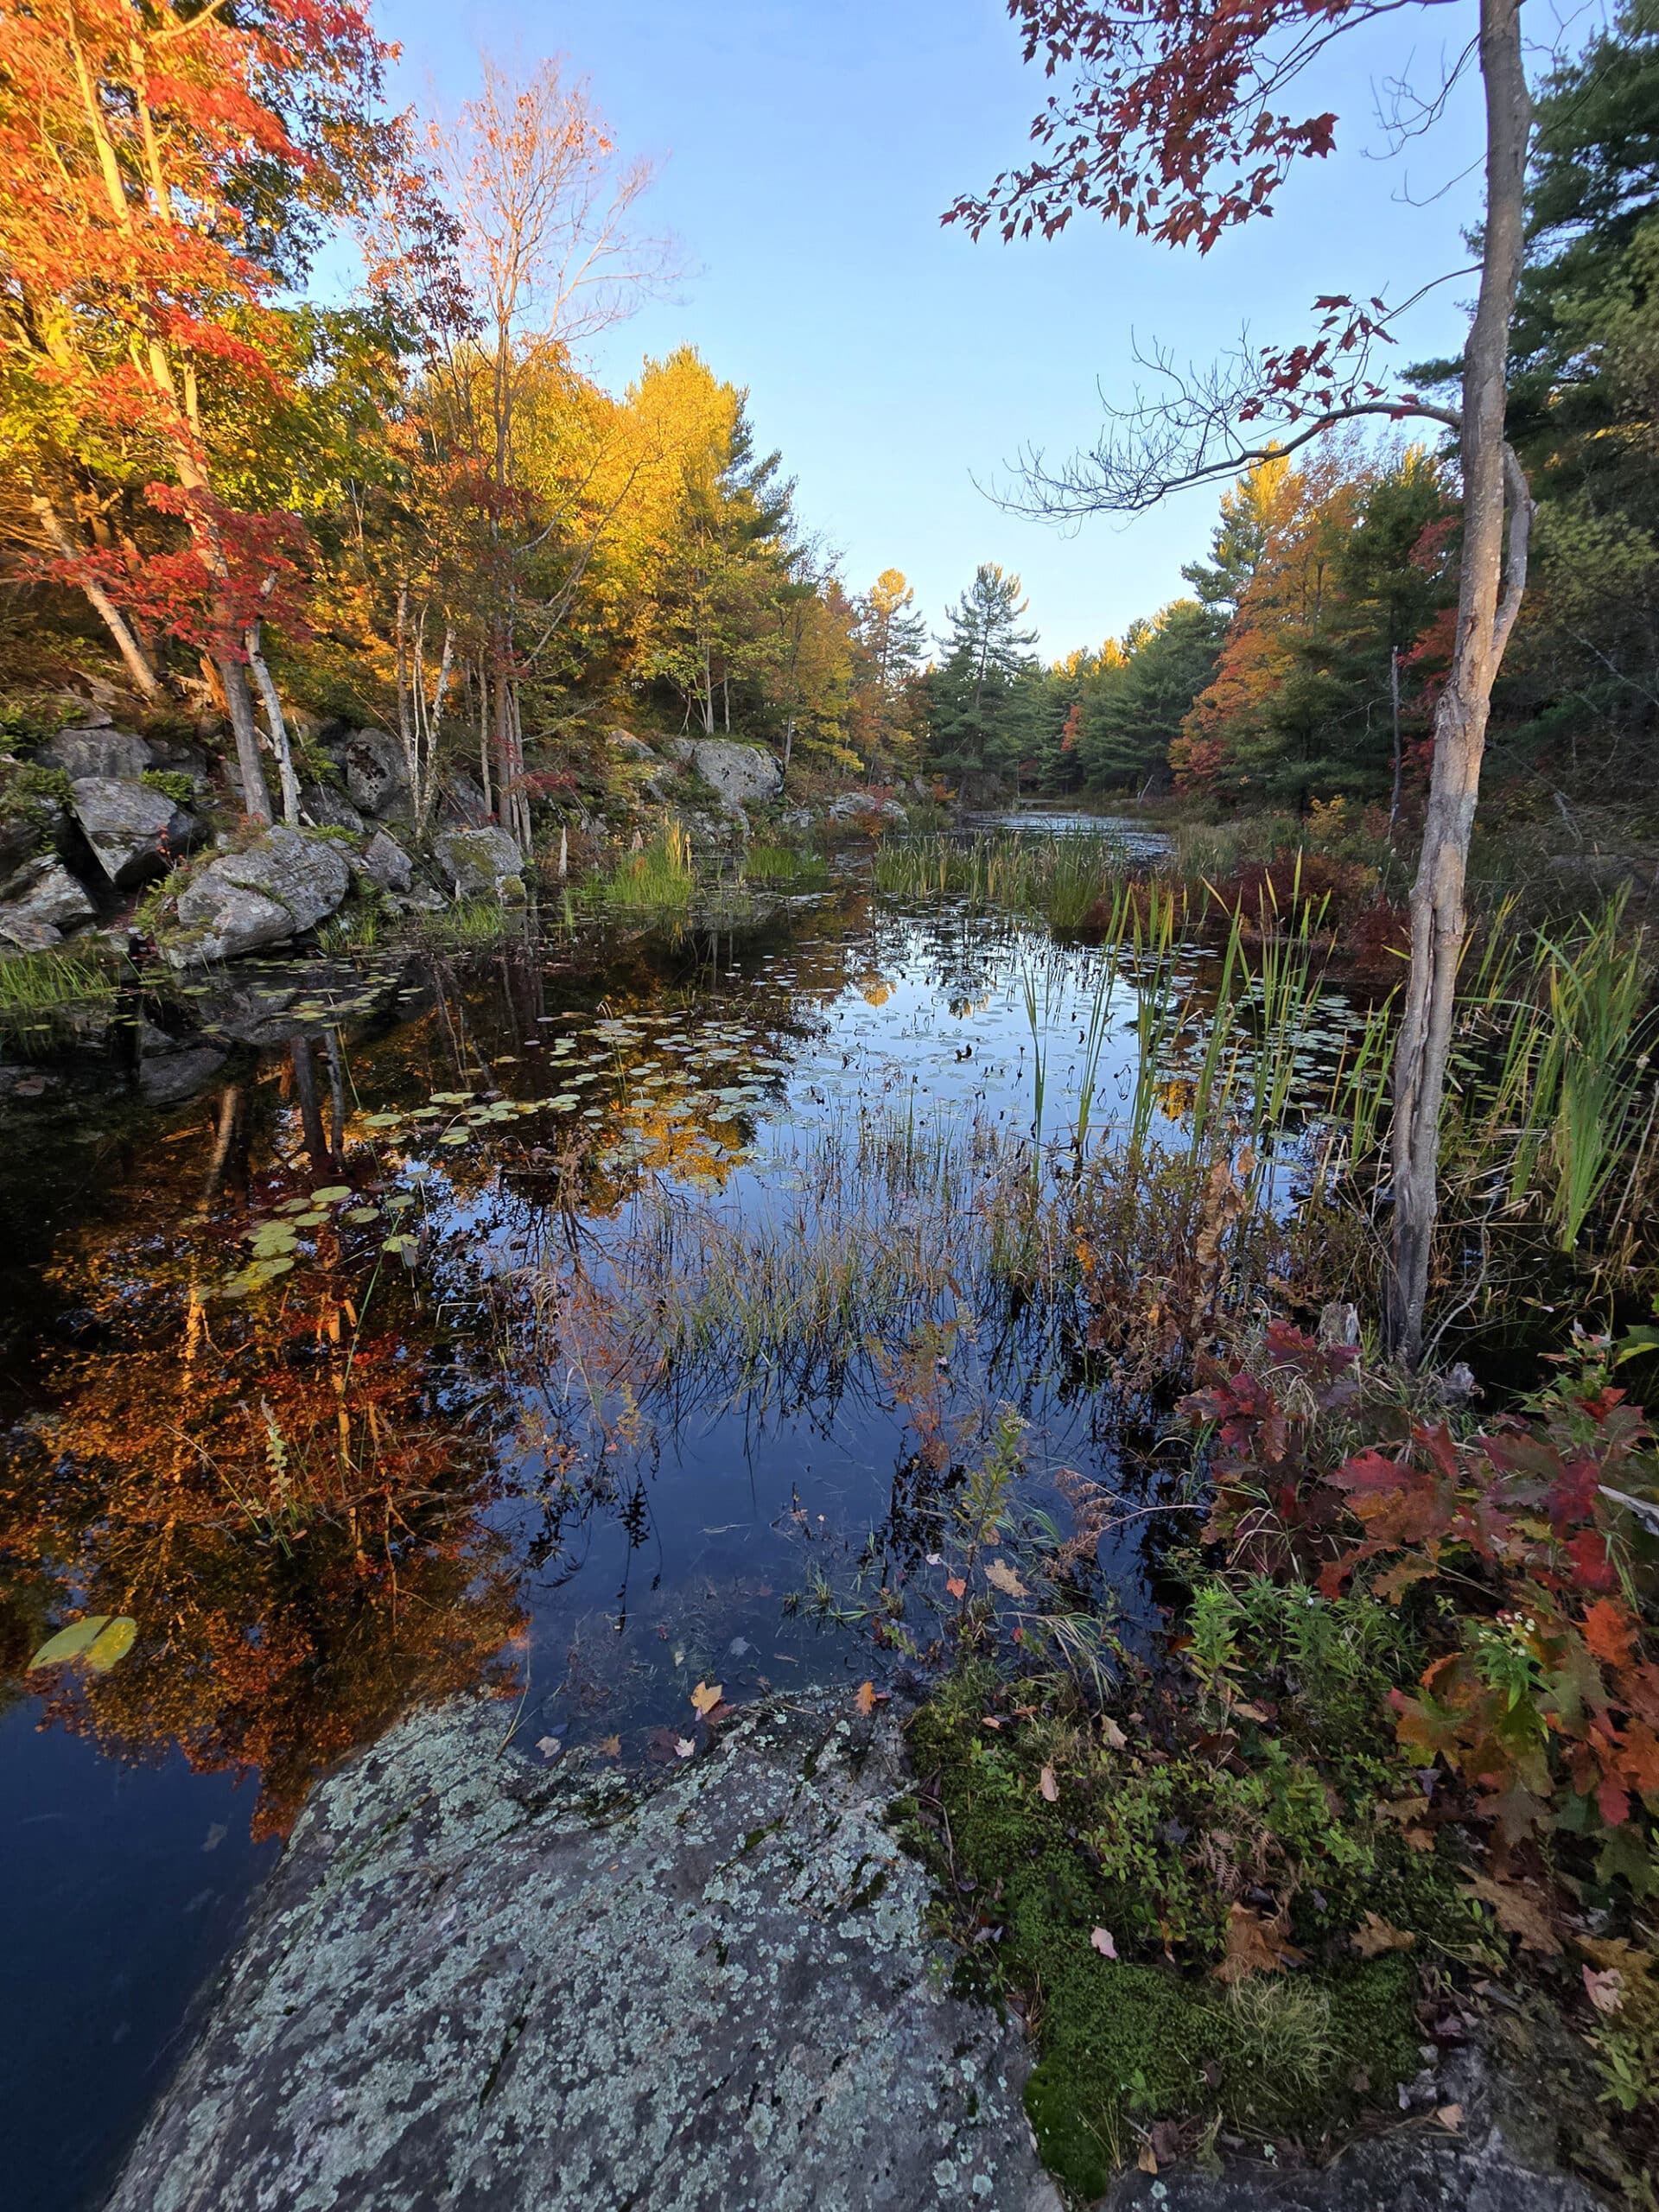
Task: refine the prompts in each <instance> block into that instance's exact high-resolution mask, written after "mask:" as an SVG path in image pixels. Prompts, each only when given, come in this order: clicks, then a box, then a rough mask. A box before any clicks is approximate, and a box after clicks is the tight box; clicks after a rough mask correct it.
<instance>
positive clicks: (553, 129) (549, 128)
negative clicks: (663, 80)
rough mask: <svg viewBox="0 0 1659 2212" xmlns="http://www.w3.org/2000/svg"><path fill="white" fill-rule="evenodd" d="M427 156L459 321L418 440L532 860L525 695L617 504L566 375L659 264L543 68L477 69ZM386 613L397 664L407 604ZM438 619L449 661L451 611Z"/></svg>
mask: <svg viewBox="0 0 1659 2212" xmlns="http://www.w3.org/2000/svg"><path fill="white" fill-rule="evenodd" d="M428 144H429V156H430V159H431V162H432V164H433V167H434V170H435V175H436V178H437V181H438V186H439V189H440V192H441V194H442V199H443V201H444V204H445V206H446V207H447V208H448V212H449V214H450V217H451V219H452V220H453V222H454V226H455V231H456V234H457V251H456V266H457V267H458V270H459V272H460V277H461V283H462V285H463V287H464V288H465V291H466V294H467V308H468V310H469V311H468V312H467V314H465V315H457V316H454V317H453V318H450V319H441V320H440V321H438V322H437V323H436V325H435V330H434V343H433V344H432V346H431V348H430V353H429V362H428V366H427V383H428V387H429V391H428V410H429V415H430V416H431V422H430V425H429V433H428V435H429V440H430V442H431V444H432V447H433V449H434V452H435V454H437V455H439V456H441V458H442V461H443V463H444V465H445V467H446V468H447V470H448V475H449V477H450V479H451V491H450V496H451V497H456V496H459V497H461V498H462V499H465V500H466V501H467V504H468V505H469V506H470V508H471V511H472V512H473V514H474V517H475V519H476V523H477V544H476V547H475V552H474V561H473V563H472V565H471V569H470V570H469V573H468V582H469V583H470V585H471V589H472V598H473V605H472V607H470V608H469V609H468V610H467V613H468V615H469V617H470V620H471V623H472V626H473V629H474V632H476V633H477V640H478V642H477V648H476V659H475V669H474V674H475V681H476V686H477V690H478V695H479V698H480V711H481V713H482V714H483V715H484V717H485V719H486V722H487V725H488V728H489V730H490V733H491V743H490V747H489V748H488V751H487V752H486V758H485V760H484V764H483V765H484V767H485V771H486V788H487V784H488V780H489V770H490V768H491V766H492V765H493V770H494V781H495V784H496V786H497V791H498V795H499V803H500V807H501V810H502V812H503V814H504V815H505V819H506V820H507V821H508V823H510V825H511V826H512V828H513V829H514V831H515V832H516V834H517V835H518V838H519V840H520V842H522V843H523V844H524V846H525V847H526V848H528V846H529V844H530V842H531V818H530V802H529V797H528V793H527V791H526V789H525V786H524V690H523V686H524V678H525V677H526V676H527V675H530V674H531V673H533V672H534V671H535V670H536V669H537V665H538V664H539V663H540V661H541V660H542V658H543V655H544V654H545V653H546V652H548V650H549V648H550V645H551V644H552V643H553V641H554V640H555V639H556V637H557V635H558V634H559V632H560V631H561V629H562V627H563V624H564V623H565V621H566V620H568V618H569V615H570V613H571V611H572V609H573V607H574V606H575V600H576V596H577V594H578V592H579V590H580V588H581V587H582V580H583V578H584V576H585V575H586V572H587V569H588V566H589V564H590V563H591V562H592V560H593V558H594V554H595V552H596V550H598V547H599V545H600V543H601V540H602V539H603V537H604V536H605V534H606V532H607V530H609V529H610V528H611V527H612V526H613V524H614V523H615V521H616V518H617V515H618V512H619V510H620V505H621V504H622V501H623V500H624V499H625V498H626V493H627V488H628V483H627V479H626V476H625V477H624V479H623V480H622V482H621V483H620V484H619V483H618V482H617V480H616V473H615V471H614V470H613V469H608V468H607V467H606V466H605V455H604V441H603V438H602V436H600V435H595V433H596V431H597V430H598V429H600V427H601V416H602V410H600V412H599V414H597V415H596V414H595V412H594V410H584V408H583V406H582V404H581V403H582V402H583V401H585V399H586V397H587V395H588V393H589V392H590V391H591V387H590V386H588V385H586V384H585V381H584V380H582V379H581V378H579V377H578V376H577V375H576V374H575V364H576V362H577V359H578V358H579V356H580V353H581V351H582V347H583V346H585V345H587V344H588V343H590V342H591V340H593V339H594V338H595V337H596V336H597V335H598V334H599V333H600V332H601V331H602V330H604V329H606V328H607V327H610V326H611V325H613V324H614V323H615V322H616V321H619V320H620V319H621V318H622V317H624V316H626V315H629V314H631V313H632V311H633V308H635V307H636V306H637V305H638V304H639V301H640V300H641V298H642V296H644V294H645V291H646V290H647V289H649V288H650V287H651V286H652V284H653V283H656V282H658V280H659V279H660V278H661V277H663V276H664V273H665V272H666V270H667V266H668V260H667V250H666V248H665V245H664V242H663V241H662V240H660V239H658V238H652V237H651V236H649V235H647V234H645V233H644V232H641V230H640V229H639V225H638V219H637V209H638V203H639V200H640V198H641V196H642V195H643V194H645V192H646V190H647V189H648V188H649V187H650V185H651V182H652V175H653V170H652V164H651V163H650V162H646V161H644V160H641V159H638V158H636V159H632V160H629V159H625V158H624V157H623V156H621V155H620V152H619V150H618V148H617V144H616V141H615V138H614V136H613V133H612V131H611V129H610V127H609V125H608V124H607V123H606V121H605V119H604V118H603V117H602V116H601V114H600V113H599V111H598V110H597V108H596V107H595V105H594V101H593V99H592V95H591V93H590V92H589V91H588V86H587V85H586V84H585V83H583V82H582V81H580V80H572V79H568V78H567V76H566V75H565V73H564V72H563V69H562V67H561V66H560V64H559V63H558V62H557V61H556V60H543V61H542V62H541V63H539V64H538V66H537V67H536V68H535V69H534V70H533V71H532V72H531V73H530V74H529V75H528V76H527V77H525V78H524V79H522V80H519V81H515V80H514V79H512V78H511V77H510V76H509V75H508V74H507V73H506V72H505V70H504V69H503V68H502V67H500V65H499V63H497V62H496V61H494V60H492V59H491V58H490V57H489V56H487V55H486V57H485V58H484V61H483V67H482V83H481V85H480V90H479V92H477V94H476V95H475V96H474V98H473V99H469V100H467V101H466V102H464V103H463V104H462V105H461V108H460V110H459V111H458V113H457V114H456V116H455V117H454V120H453V121H452V122H449V123H434V124H431V125H430V126H429V133H428ZM573 402H575V403H576V404H575V405H573V404H572V403H573ZM573 431H574V433H575V435H571V433H572V432H573ZM397 605H398V607H399V610H400V612H399V615H398V618H397V619H398V623H399V641H398V657H399V659H400V662H401V661H402V660H403V659H404V657H405V649H404V622H405V621H406V620H407V616H406V613H404V611H403V610H404V609H406V607H407V594H406V591H405V596H404V598H403V599H400V600H399V601H398V602H397ZM433 619H434V620H441V621H442V626H443V631H444V635H445V639H446V644H447V645H448V646H449V647H450V649H451V650H454V648H455V647H456V646H458V645H459V644H460V643H461V639H459V638H458V637H457V634H456V632H457V609H456V607H455V605H454V602H453V601H447V602H446V603H445V605H444V607H442V611H441V612H439V611H438V610H436V609H435V611H434V616H433ZM438 689H439V693H440V696H441V693H442V684H440V685H439V687H438ZM492 755H493V763H492V757H491V756H492Z"/></svg>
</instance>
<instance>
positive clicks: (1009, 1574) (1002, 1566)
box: [985, 1559, 1031, 1598]
mask: <svg viewBox="0 0 1659 2212" xmlns="http://www.w3.org/2000/svg"><path fill="white" fill-rule="evenodd" d="M985 1580H987V1581H988V1583H989V1584H990V1586H991V1587H992V1588H993V1589H994V1590H1000V1591H1001V1592H1002V1594H1003V1596H1004V1597H1005V1598H1029V1597H1030V1595H1031V1592H1030V1591H1029V1590H1027V1587H1026V1586H1025V1584H1024V1583H1023V1582H1022V1581H1021V1580H1020V1577H1019V1575H1018V1574H1017V1573H1015V1572H1014V1568H1013V1567H1010V1566H1009V1565H1008V1562H1007V1560H1005V1559H994V1560H992V1561H991V1563H990V1565H989V1566H988V1567H987V1568H986V1570H985Z"/></svg>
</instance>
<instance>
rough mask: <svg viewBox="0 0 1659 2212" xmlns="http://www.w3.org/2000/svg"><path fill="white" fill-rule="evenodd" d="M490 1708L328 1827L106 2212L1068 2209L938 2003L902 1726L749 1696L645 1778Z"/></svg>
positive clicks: (1016, 2078) (944, 2004)
mask: <svg viewBox="0 0 1659 2212" xmlns="http://www.w3.org/2000/svg"><path fill="white" fill-rule="evenodd" d="M506 1725H507V1723H506V1721H505V1716H504V1714H503V1712H502V1710H501V1708H500V1707H460V1708H457V1707H448V1708H446V1709H445V1710H444V1711H443V1712H442V1713H439V1714H436V1715H433V1716H429V1717H427V1718H424V1719H420V1718H417V1719H413V1720H410V1721H407V1722H405V1723H404V1724H403V1726H400V1727H399V1728H397V1730H395V1731H394V1732H392V1733H391V1735H390V1736H388V1737H387V1738H385V1739H384V1741H383V1742H382V1743H381V1744H380V1745H378V1747H377V1748H376V1749H375V1750H373V1751H370V1752H368V1753H367V1754H365V1755H364V1756H362V1757H360V1758H358V1759H357V1760H356V1761H354V1762H353V1764H351V1765H350V1766H348V1767H347V1768H346V1769H345V1770H343V1771H342V1772H341V1773H340V1774H338V1775H337V1776H335V1777H334V1779H333V1780H331V1781H330V1782H328V1783H326V1784H325V1785H324V1786H323V1787H322V1789H321V1790H320V1791H319V1792H318V1793H317V1795H316V1796H315V1798H314V1799H313V1801H312V1802H311V1804H310V1806H309V1807H308V1809H307V1811H306V1812H305V1813H304V1814H303V1815H302V1818H301V1820H300V1821H299V1824H298V1826H297V1827H296V1829H295V1832H294V1836H293V1840H292V1841H291V1842H290V1844H289V1848H288V1852H287V1854H286V1856H285V1858H284V1859H283V1863H282V1865H281V1866H280V1867H279V1869H278V1871H277V1875H276V1876H275V1878H274V1879H273V1883H272V1885H271V1888H270V1891H269V1893H268V1895H267V1897H266V1898H265V1900H264V1904H262V1906H261V1907H260V1908H259V1910H257V1914H256V1916H255V1919H254V1922H253V1925H252V1927H251V1930H250V1933H249V1935H248V1937H247V1939H246V1942H245V1944H244V1947H243V1949H242V1952H241V1954H240V1955H239V1957H238V1960H237V1961H236V1962H235V1964H234V1966H233V1967H232V1969H231V1972H230V1974H229V1976H228V1980H227V1982H226V1986H225V1987H224V1989H223V1990H222V1992H221V1993H220V1997H219V2002H218V2005H217V2008H216V2010H215V2012H213V2015H212V2017H211V2018H210V2019H209V2022H208V2024H207V2030H206V2031H205V2033H204V2035H203V2037H202V2040H201V2042H200V2044H199V2045H198V2047H197V2049H196V2050H195V2051H194V2053H193V2055H192V2056H190V2057H189V2058H188V2060H187V2062H186V2063H185V2065H184V2067H183V2069H182V2070H181V2073H180V2075H179V2076H178V2078H177V2080H176V2081H175V2082H174V2084H173V2086H172V2088H171V2089H170V2090H169V2091H168V2094H167V2095H166V2097H165V2098H164V2099H163V2101H162V2105H161V2107H160V2108H159V2110H158V2111H157V2112H156V2114H155V2116H154V2117H153V2118H152V2120H151V2121H150V2123H149V2126H148V2128H147V2129H146V2131H145V2133H144V2134H143V2138H142V2139H141V2140H140V2142H139V2144H138V2145H137V2149H136V2150H135V2151H134V2152H133V2154H132V2157H131V2158H130V2161H129V2163H128V2165H127V2169H126V2171H125V2173H124V2177H122V2179H121V2181H120V2183H118V2187H117V2189H116V2191H115V2195H114V2197H113V2200H112V2202H111V2212H256V2209H257V2212H264V2209H265V2208H274V2207H277V2206H280V2207H281V2208H282V2212H426V2208H429V2207H432V2206H436V2205H442V2206H444V2207H446V2208H448V2212H486V2208H487V2212H612V2208H614V2207H620V2206H622V2205H628V2206H631V2207H632V2208H633V2212H936V2208H937V2209H938V2212H943V2209H944V2208H945V2207H951V2208H967V2209H968V2212H973V2209H974V2208H977V2207H979V2206H985V2207H987V2208H990V2212H1039V2209H1040V2212H1058V2196H1057V2194H1056V2192H1055V2191H1054V2189H1053V2187H1052V2183H1050V2182H1049V2181H1048V2180H1047V2178H1046V2177H1045V2176H1044V2175H1043V2173H1042V2171H1041V2170H1040V2168H1039V2166H1038V2165H1037V2164H1036V2159H1035V2153H1034V2152H1033V2149H1032V2145H1031V2139H1030V2134H1029V2131H1028V2129H1027V2125H1026V2120H1025V2117H1024V2113H1023V2112H1022V2110H1021V2107H1020V2085H1021V2081H1022V2078H1023V2075H1024V2071H1025V2068H1026V2063H1027V2060H1026V2055H1025V2046H1024V2042H1023V2038H1022V2037H1021V2036H1020V2033H1019V2031H1018V2030H1017V2028H1016V2027H1015V2026H1014V2024H1012V2023H1007V2022H1003V2021H1000V2020H999V2019H998V2018H997V2017H996V2016H995V2014H994V2013H993V2012H989V2011H988V2010H985V2009H982V2008H981V2007H979V2006H976V2005H969V2004H967V2003H964V2002H963V2001H961V2000H959V1999H954V1998H951V1997H949V1996H947V1995H945V1994H944V1989H943V1986H942V1985H943V1980H944V1975H943V1974H942V1973H941V1971H940V1969H941V1967H942V1964H943V1961H941V1959H940V1958H939V1957H938V1955H936V1953H935V1950H934V1947H933V1946H932V1945H931V1944H930V1943H929V1942H928V1941H927V1940H926V1938H925V1936H924V1934H923V1914H924V1910H925V1903H926V1885H925V1878H924V1877H923V1874H922V1872H921V1870H920V1869H919V1867H918V1866H915V1865H914V1864H913V1863H912V1861H910V1860H908V1859H906V1858H905V1857H904V1856H903V1855H902V1853H900V1852H899V1848H898V1847H897V1845H896V1844H895V1842H894V1840H893V1837H892V1835H891V1834H890V1833H889V1832H888V1830H887V1827H886V1826H885V1824H884V1821H883V1818H882V1814H883V1808H884V1806H885V1804H886V1802H887V1800H888V1798H889V1796H891V1794H892V1793H893V1790H894V1789H897V1788H898V1787H899V1786H900V1785H899V1777H898V1772H897V1738H896V1731H895V1730H893V1727H892V1726H891V1725H890V1724H888V1723H885V1722H874V1723H872V1722H868V1721H863V1720H857V1721H849V1720H847V1719H836V1718H835V1717H834V1716H833V1715H832V1714H830V1713H828V1712H827V1711H826V1710H824V1709H823V1707H809V1708H807V1709H804V1710H803V1709H796V1710H791V1708H790V1707H788V1706H786V1705H785V1704H783V1703H782V1702H781V1701H780V1702H779V1703H778V1704H775V1705H772V1706H769V1707H760V1708H758V1709H757V1710H756V1711H755V1712H754V1713H753V1714H751V1715H749V1716H747V1717H746V1718H744V1719H741V1720H738V1721H735V1722H733V1723H730V1724H728V1727H727V1728H726V1729H725V1730H724V1731H723V1732H722V1734H721V1739H720V1741H719V1742H718V1744H717V1745H716V1746H715V1748H714V1750H713V1751H711V1752H709V1754H707V1755H705V1756H704V1757H702V1758H697V1759H696V1760H695V1761H688V1762H687V1763H686V1764H685V1765H684V1766H683V1767H679V1768H677V1770H675V1771H674V1772H673V1773H672V1774H671V1776H670V1777H668V1778H667V1779H666V1780H665V1781H664V1782H661V1783H658V1785H657V1786H656V1787H655V1788H654V1789H647V1790H646V1791H645V1793H644V1794H643V1795H640V1794H639V1793H638V1792H637V1791H636V1789H635V1788H634V1787H633V1786H632V1785H631V1784H630V1783H627V1782H626V1781H625V1780H624V1779H623V1778H622V1777H621V1776H620V1775H619V1774H617V1773H616V1772H615V1771H614V1770H613V1769H610V1768H608V1767H607V1766H605V1765H603V1764H588V1765H579V1766H577V1767H575V1770H572V1771H569V1772H560V1771H553V1772H551V1773H549V1772H546V1771H543V1770H533V1769H532V1768H531V1767H530V1766H529V1765H528V1764H526V1763H525V1761H524V1760H523V1759H522V1758H519V1757H518V1754H517V1753H516V1752H513V1751H505V1750H504V1749H503V1747H502V1736H503V1732H504V1729H505V1726H506Z"/></svg>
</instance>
